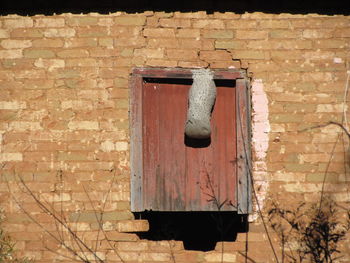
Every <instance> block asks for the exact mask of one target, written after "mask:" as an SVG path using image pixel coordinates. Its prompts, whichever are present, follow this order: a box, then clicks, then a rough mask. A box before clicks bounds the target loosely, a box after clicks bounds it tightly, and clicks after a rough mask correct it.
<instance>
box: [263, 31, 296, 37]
mask: <svg viewBox="0 0 350 263" xmlns="http://www.w3.org/2000/svg"><path fill="white" fill-rule="evenodd" d="M300 36H301V31H297V30H273V31H270V32H269V37H270V38H299V37H300Z"/></svg>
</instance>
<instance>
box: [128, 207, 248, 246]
mask: <svg viewBox="0 0 350 263" xmlns="http://www.w3.org/2000/svg"><path fill="white" fill-rule="evenodd" d="M134 214H135V218H137V219H141V218H142V219H147V220H148V222H149V225H150V230H149V231H148V232H145V233H138V236H139V237H140V238H141V239H147V240H153V241H159V240H178V241H183V244H184V247H185V249H186V250H200V251H209V250H213V249H215V245H216V243H217V242H220V241H235V240H236V237H237V233H241V232H247V231H248V224H247V217H246V216H242V215H238V214H237V213H235V212H141V213H134Z"/></svg>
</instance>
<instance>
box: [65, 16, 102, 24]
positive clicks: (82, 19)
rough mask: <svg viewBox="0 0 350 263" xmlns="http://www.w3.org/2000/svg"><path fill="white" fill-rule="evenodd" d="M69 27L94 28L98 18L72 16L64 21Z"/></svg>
mask: <svg viewBox="0 0 350 263" xmlns="http://www.w3.org/2000/svg"><path fill="white" fill-rule="evenodd" d="M66 21H67V24H68V25H69V26H94V25H97V23H98V17H92V16H73V17H69V18H67V19H66Z"/></svg>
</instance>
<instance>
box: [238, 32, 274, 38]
mask: <svg viewBox="0 0 350 263" xmlns="http://www.w3.org/2000/svg"><path fill="white" fill-rule="evenodd" d="M267 37H268V31H263V30H259V31H256V30H237V31H236V38H238V39H267Z"/></svg>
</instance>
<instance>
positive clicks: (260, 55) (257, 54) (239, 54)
mask: <svg viewBox="0 0 350 263" xmlns="http://www.w3.org/2000/svg"><path fill="white" fill-rule="evenodd" d="M232 53H233V58H237V59H267V58H268V57H266V54H265V52H262V51H254V50H249V51H245V50H235V51H233V52H232Z"/></svg>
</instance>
